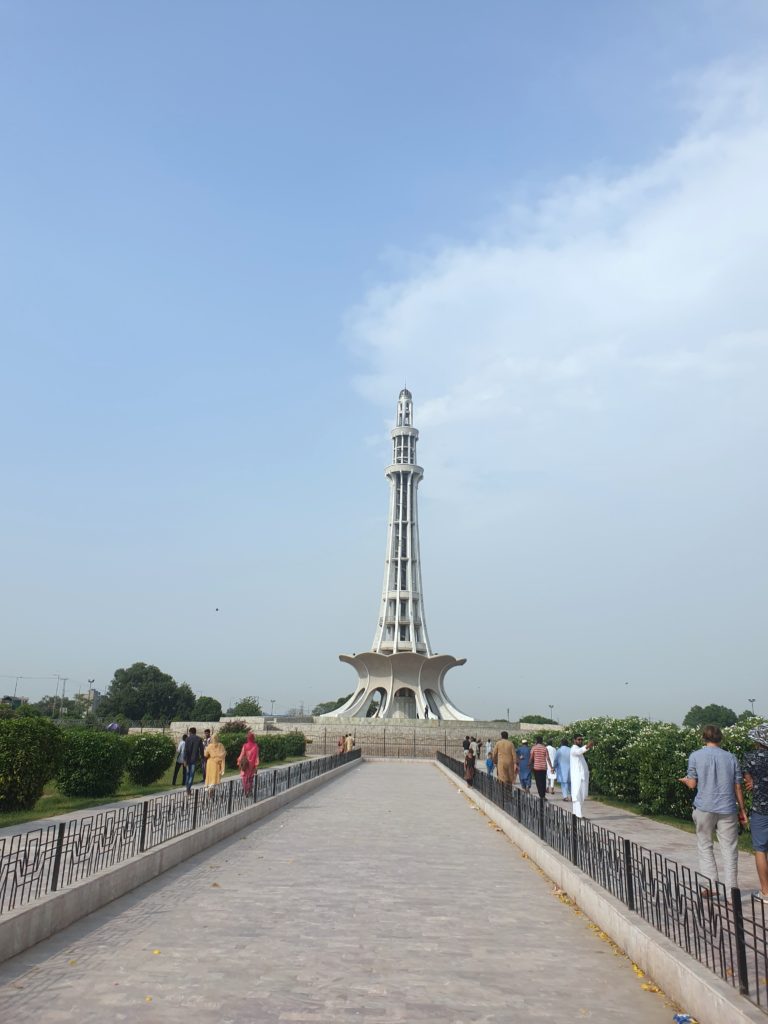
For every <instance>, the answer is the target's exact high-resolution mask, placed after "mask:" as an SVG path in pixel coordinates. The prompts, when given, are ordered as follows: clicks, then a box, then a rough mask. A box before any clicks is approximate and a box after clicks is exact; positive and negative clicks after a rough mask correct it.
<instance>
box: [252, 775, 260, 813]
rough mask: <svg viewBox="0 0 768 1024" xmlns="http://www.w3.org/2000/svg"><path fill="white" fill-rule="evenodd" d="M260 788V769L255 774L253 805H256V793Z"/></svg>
mask: <svg viewBox="0 0 768 1024" xmlns="http://www.w3.org/2000/svg"><path fill="white" fill-rule="evenodd" d="M258 788H259V770H258V768H257V769H256V771H255V772H254V773H253V800H252V803H254V804H255V803H256V791H257V790H258Z"/></svg>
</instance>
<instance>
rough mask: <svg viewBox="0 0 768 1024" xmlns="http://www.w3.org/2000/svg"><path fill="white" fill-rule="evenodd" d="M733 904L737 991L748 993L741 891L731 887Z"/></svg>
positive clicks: (745, 994)
mask: <svg viewBox="0 0 768 1024" xmlns="http://www.w3.org/2000/svg"><path fill="white" fill-rule="evenodd" d="M731 902H732V904H733V931H734V935H735V938H736V967H737V971H738V976H739V992H740V993H741V994H742V995H743V996H747V995H749V971H748V968H747V944H746V942H745V940H744V912H743V910H742V906H741V892H740V891H739V890H738V889H731Z"/></svg>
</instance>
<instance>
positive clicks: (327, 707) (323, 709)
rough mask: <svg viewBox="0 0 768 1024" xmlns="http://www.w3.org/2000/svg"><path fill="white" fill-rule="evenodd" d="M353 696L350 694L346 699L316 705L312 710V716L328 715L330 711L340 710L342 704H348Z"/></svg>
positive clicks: (340, 698) (341, 698)
mask: <svg viewBox="0 0 768 1024" xmlns="http://www.w3.org/2000/svg"><path fill="white" fill-rule="evenodd" d="M351 696H352V694H351V693H348V694H347V695H346V697H337V698H336V700H325V701H323V702H322V703H321V704H315V706H314V707H313V708H312V714H313V715H326V714H328V712H329V711H335V710H336V708H340V707H341V705H342V704H346V703H347V701H348V700H349V698H350V697H351Z"/></svg>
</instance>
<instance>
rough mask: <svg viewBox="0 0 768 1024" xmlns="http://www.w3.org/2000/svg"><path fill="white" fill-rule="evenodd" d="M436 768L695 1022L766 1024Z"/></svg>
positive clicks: (622, 908) (723, 986)
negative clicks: (694, 1019)
mask: <svg viewBox="0 0 768 1024" xmlns="http://www.w3.org/2000/svg"><path fill="white" fill-rule="evenodd" d="M437 768H438V769H439V770H440V771H441V772H443V773H444V774H445V775H446V776H447V777H448V778H449V779H450V780H451V782H453V783H454V784H455V786H456V787H457V789H459V790H460V791H461V792H462V793H464V794H465V795H466V796H467V797H469V799H470V800H472V802H473V803H475V804H477V806H478V807H479V808H480V809H481V810H482V811H483V812H484V813H485V814H486V815H487V816H488V817H489V818H490V819H491V821H493V822H495V823H496V824H497V825H498V826H499V827H500V828H501V829H502V830H503V831H504V833H505V834H506V835H507V836H509V838H510V839H511V840H512V841H513V842H514V843H515V845H516V846H518V847H519V848H520V849H521V850H523V851H524V852H525V853H526V854H527V855H528V857H529V858H530V859H531V860H532V861H533V863H534V864H536V865H537V866H538V867H539V868H541V870H542V871H543V872H544V873H545V874H546V875H547V876H548V877H549V878H550V879H551V880H552V882H554V884H555V885H556V886H557V887H558V888H559V889H562V890H563V892H566V893H568V895H569V896H570V897H572V899H574V900H575V901H576V903H577V904H578V905H579V907H580V909H581V910H583V911H584V913H585V914H586V916H587V917H588V918H589V919H590V920H591V921H593V922H594V923H595V924H596V925H598V927H599V928H600V929H601V930H602V931H604V932H605V933H606V935H609V936H610V937H611V939H613V941H614V942H615V943H616V944H617V945H618V946H620V947H621V949H623V950H624V952H625V953H626V954H627V956H628V957H629V958H630V959H631V960H632V961H633V962H634V963H636V964H637V965H638V966H639V967H640V968H641V969H642V970H643V971H645V973H646V974H647V975H649V977H651V978H653V980H654V982H655V983H656V984H657V985H658V986H659V988H661V989H662V991H663V992H664V993H665V994H666V995H668V996H669V997H670V999H672V1000H674V1002H676V1003H677V1004H678V1005H679V1006H680V1007H681V1008H682V1009H683V1010H685V1012H686V1013H690V1014H691V1015H692V1016H693V1017H695V1018H696V1020H697V1021H699V1024H724V1022H726V1021H727V1022H728V1024H766V1020H767V1019H768V1018H766V1015H765V1013H763V1012H762V1011H761V1010H760V1009H759V1008H758V1007H757V1006H755V1005H754V1004H753V1003H750V1002H749V1001H748V1000H747V999H745V998H744V997H743V996H741V995H739V993H738V992H737V991H736V990H735V989H733V988H731V986H730V985H728V984H726V982H724V981H722V980H721V979H720V978H718V977H717V975H716V974H712V973H711V972H710V971H708V970H707V969H706V968H705V967H702V966H701V964H699V963H698V962H697V961H696V960H694V959H693V957H689V956H688V955H687V954H686V953H685V951H684V950H682V949H680V948H679V947H678V946H676V945H675V944H674V943H673V942H670V940H669V939H667V938H666V937H665V936H664V935H662V934H661V933H660V932H657V931H656V930H655V929H654V928H652V927H651V926H650V925H649V924H647V923H646V922H645V921H644V920H643V919H642V918H641V917H639V916H638V915H637V914H633V913H632V911H630V910H628V909H627V908H626V907H625V906H624V904H623V903H621V902H619V900H617V899H615V898H614V897H613V896H611V895H610V893H608V892H606V890H604V889H601V888H600V886H598V885H597V884H596V883H595V882H593V881H592V879H591V878H589V876H588V875H585V874H584V873H583V872H581V871H579V870H578V869H577V868H575V867H574V866H573V865H572V864H571V863H570V862H569V861H567V860H565V859H564V858H563V857H561V856H560V854H558V853H556V852H555V851H554V850H552V849H550V848H549V847H548V846H545V845H544V844H543V843H542V842H541V840H539V839H538V838H537V837H536V836H535V835H534V834H533V833H532V832H529V831H528V829H527V828H524V827H523V826H522V825H520V824H518V823H517V822H516V821H515V820H514V819H513V818H510V817H509V815H508V814H505V812H504V811H502V809H501V808H500V807H497V806H496V805H495V804H494V803H492V802H491V801H490V800H488V799H486V797H484V796H482V794H480V793H478V792H477V791H476V790H475V789H471V788H470V787H469V786H467V785H466V783H465V782H464V781H463V780H462V779H460V778H459V777H458V776H457V775H454V773H453V772H452V771H451V770H450V769H449V768H446V767H445V765H441V764H439V763H437Z"/></svg>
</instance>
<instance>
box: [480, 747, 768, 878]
mask: <svg viewBox="0 0 768 1024" xmlns="http://www.w3.org/2000/svg"><path fill="white" fill-rule="evenodd" d="M482 770H483V771H485V766H483V768H482ZM532 791H533V792H534V793H535V787H534V788H533V790H532ZM547 799H548V800H550V801H551V802H552V803H553V804H554V805H555V806H556V807H562V808H563V810H565V811H567V812H568V813H569V814H570V813H571V804H570V803H569V802H568V801H565V800H563V799H562V798H561V796H560V786H559V785H558V786H557V787H556V792H555V795H554V796H551V795H548V796H547ZM584 815H585V817H587V818H589V820H590V821H594V822H595V824H596V825H601V826H602V827H603V828H607V829H610V830H611V831H612V832H616V833H617V834H618V835H620V836H624V837H625V838H626V839H631V840H632V841H633V842H635V843H639V844H640V845H641V846H645V847H647V849H649V850H655V851H657V852H658V853H662V854H664V855H665V856H666V857H671V858H672V859H673V860H676V861H677V862H678V863H679V864H685V865H687V866H688V867H690V868H692V869H694V870H696V868H697V861H696V836H695V835H694V833H693V832H687V831H685V829H681V828H676V827H675V826H674V825H666V824H664V822H662V821H653V820H652V819H651V818H645V817H643V815H641V814H633V813H632V812H631V811H625V810H622V808H620V807H610V806H609V805H608V804H603V803H600V801H599V800H597V799H595V800H592V799H590V800H587V802H586V803H585V804H584ZM715 858H716V860H717V862H718V866H719V867H720V868H722V862H721V859H720V855H719V852H718V849H717V843H715ZM721 878H722V874H721ZM757 886H758V878H757V870H756V868H755V858H754V857H753V856H752V854H751V853H747V852H745V851H743V850H742V851H741V852H740V853H739V887H740V888H741V889H742V890H746V891H753V890H754V889H756V888H757Z"/></svg>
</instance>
